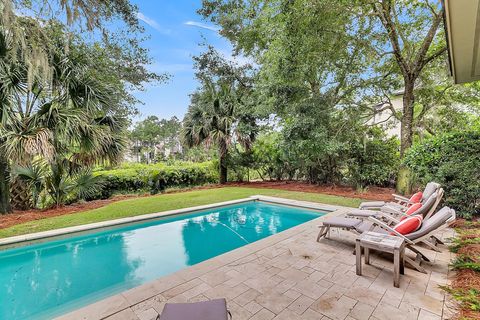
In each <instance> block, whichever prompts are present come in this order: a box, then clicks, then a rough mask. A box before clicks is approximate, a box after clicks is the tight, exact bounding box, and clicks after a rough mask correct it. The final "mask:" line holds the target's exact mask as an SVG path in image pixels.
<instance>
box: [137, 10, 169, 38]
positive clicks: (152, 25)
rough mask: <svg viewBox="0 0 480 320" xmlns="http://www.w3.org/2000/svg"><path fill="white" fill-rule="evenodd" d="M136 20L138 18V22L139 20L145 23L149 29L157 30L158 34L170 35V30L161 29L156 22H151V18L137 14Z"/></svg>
mask: <svg viewBox="0 0 480 320" xmlns="http://www.w3.org/2000/svg"><path fill="white" fill-rule="evenodd" d="M137 18H138V20H141V21H143V22H145V23H146V24H148V25H149V26H150V27H152V28H153V29H155V30H157V31H158V32H160V33H163V34H170V33H171V32H172V30H170V29H165V28H163V27H162V26H160V25H159V24H158V22H157V21H155V20H153V19H152V18H149V17H147V16H146V15H144V14H143V13H141V12H138V13H137Z"/></svg>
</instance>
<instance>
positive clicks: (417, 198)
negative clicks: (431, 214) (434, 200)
mask: <svg viewBox="0 0 480 320" xmlns="http://www.w3.org/2000/svg"><path fill="white" fill-rule="evenodd" d="M422 197H423V192H422V191H419V192H417V193H415V194H413V196H411V197H410V202H411V203H419V202H420V201H422Z"/></svg>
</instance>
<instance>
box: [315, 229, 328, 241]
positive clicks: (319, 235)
mask: <svg viewBox="0 0 480 320" xmlns="http://www.w3.org/2000/svg"><path fill="white" fill-rule="evenodd" d="M328 233H330V226H325V225H323V226H320V230H319V232H318V236H317V242H320V239H321V238H322V237H326V235H327V234H328Z"/></svg>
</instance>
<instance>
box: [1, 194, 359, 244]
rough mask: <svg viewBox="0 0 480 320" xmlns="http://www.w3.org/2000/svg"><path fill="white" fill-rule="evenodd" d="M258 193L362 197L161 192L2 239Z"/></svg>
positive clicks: (20, 229)
mask: <svg viewBox="0 0 480 320" xmlns="http://www.w3.org/2000/svg"><path fill="white" fill-rule="evenodd" d="M256 194H261V195H265V196H275V197H282V198H289V199H296V200H306V201H314V202H321V203H325V204H331V205H341V206H350V207H358V205H359V204H360V202H361V200H360V199H353V198H345V197H337V196H331V195H326V194H318V193H306V192H293V191H285V190H273V189H255V188H239V187H227V188H219V189H206V190H196V191H189V192H181V193H171V194H162V195H158V196H152V197H145V198H138V199H129V200H124V201H119V202H114V203H111V204H109V205H106V206H105V207H101V208H98V209H93V210H88V211H83V212H77V213H73V214H68V215H64V216H58V217H52V218H46V219H42V220H36V221H30V222H27V223H23V224H19V225H16V226H12V227H10V228H5V229H1V230H0V238H5V237H11V236H15V235H20V234H26V233H32V232H39V231H45V230H51V229H58V228H64V227H71V226H76V225H81V224H87V223H93V222H99V221H105V220H111V219H118V218H124V217H131V216H137V215H141V214H146V213H154V212H161V211H167V210H172V209H181V208H187V207H193V206H199V205H204V204H209V203H215V202H222V201H228V200H235V199H241V198H246V197H249V196H252V195H256Z"/></svg>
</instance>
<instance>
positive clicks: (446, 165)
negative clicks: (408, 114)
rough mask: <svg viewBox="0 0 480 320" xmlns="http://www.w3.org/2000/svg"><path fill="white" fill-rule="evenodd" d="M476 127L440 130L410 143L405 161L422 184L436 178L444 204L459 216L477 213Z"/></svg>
mask: <svg viewBox="0 0 480 320" xmlns="http://www.w3.org/2000/svg"><path fill="white" fill-rule="evenodd" d="M479 142H480V131H462V132H452V133H446V134H442V135H440V136H436V137H433V138H431V139H429V140H426V141H424V142H422V143H420V144H417V145H415V146H414V147H412V148H411V149H410V150H409V152H408V154H407V155H406V157H405V164H406V165H407V166H408V167H409V168H410V169H411V170H412V171H413V172H414V173H415V175H416V176H417V177H418V179H419V181H420V182H422V183H423V184H425V183H427V182H428V181H432V180H433V181H436V182H438V183H440V184H441V185H442V187H443V188H444V190H445V201H444V202H445V205H447V206H450V207H452V208H454V209H456V210H457V212H458V214H459V215H460V216H464V217H471V216H473V215H478V214H480V143H479Z"/></svg>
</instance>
